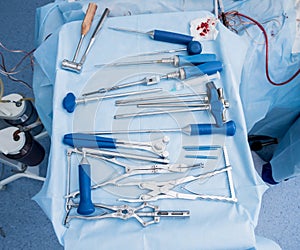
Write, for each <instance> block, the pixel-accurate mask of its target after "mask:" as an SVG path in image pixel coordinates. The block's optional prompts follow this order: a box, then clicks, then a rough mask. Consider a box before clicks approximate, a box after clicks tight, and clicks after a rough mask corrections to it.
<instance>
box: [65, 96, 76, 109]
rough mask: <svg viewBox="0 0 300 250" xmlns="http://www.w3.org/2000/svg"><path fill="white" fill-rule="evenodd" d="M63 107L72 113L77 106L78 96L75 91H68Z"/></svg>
mask: <svg viewBox="0 0 300 250" xmlns="http://www.w3.org/2000/svg"><path fill="white" fill-rule="evenodd" d="M63 107H64V109H65V110H67V111H68V112H69V113H72V112H73V111H74V110H75V107H76V97H75V95H74V94H73V93H68V94H67V95H66V96H65V98H64V99H63Z"/></svg>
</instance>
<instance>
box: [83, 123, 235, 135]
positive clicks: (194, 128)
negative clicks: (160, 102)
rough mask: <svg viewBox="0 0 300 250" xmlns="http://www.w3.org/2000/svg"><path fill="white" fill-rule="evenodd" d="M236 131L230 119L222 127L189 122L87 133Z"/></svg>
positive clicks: (227, 132) (202, 133)
mask: <svg viewBox="0 0 300 250" xmlns="http://www.w3.org/2000/svg"><path fill="white" fill-rule="evenodd" d="M235 131H236V125H235V122H234V121H228V122H226V123H224V124H223V126H222V127H217V126H216V125H213V124H204V123H203V124H189V125H187V126H185V127H183V128H161V129H136V130H115V131H96V132H85V133H87V134H95V135H101V134H136V133H170V132H173V133H174V132H180V133H183V134H186V135H211V134H224V135H227V136H233V135H234V134H235Z"/></svg>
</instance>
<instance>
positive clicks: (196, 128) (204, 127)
mask: <svg viewBox="0 0 300 250" xmlns="http://www.w3.org/2000/svg"><path fill="white" fill-rule="evenodd" d="M190 131H191V132H190V135H211V134H223V135H228V136H233V135H234V134H235V131H236V126H235V122H234V121H228V122H226V123H224V125H223V126H222V127H217V126H215V125H213V124H190Z"/></svg>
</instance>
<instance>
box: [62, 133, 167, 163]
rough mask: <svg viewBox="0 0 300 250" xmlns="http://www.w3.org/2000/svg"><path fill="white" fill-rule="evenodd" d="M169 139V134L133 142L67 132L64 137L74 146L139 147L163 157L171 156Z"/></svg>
mask: <svg viewBox="0 0 300 250" xmlns="http://www.w3.org/2000/svg"><path fill="white" fill-rule="evenodd" d="M169 141H170V138H169V137H168V136H164V137H163V138H161V139H157V140H154V141H150V142H132V141H124V140H119V139H114V138H107V137H102V136H95V135H88V134H82V133H70V134H65V135H64V138H63V142H64V143H65V144H67V145H69V146H71V147H74V148H110V149H116V148H119V147H120V148H127V149H139V150H144V151H147V152H150V153H153V154H156V155H158V156H160V157H162V158H167V157H168V156H169V153H168V151H166V145H167V144H168V143H169Z"/></svg>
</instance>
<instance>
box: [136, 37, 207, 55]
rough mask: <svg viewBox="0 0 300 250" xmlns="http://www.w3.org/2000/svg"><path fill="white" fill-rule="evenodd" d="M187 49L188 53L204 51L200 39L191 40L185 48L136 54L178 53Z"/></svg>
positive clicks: (194, 53)
mask: <svg viewBox="0 0 300 250" xmlns="http://www.w3.org/2000/svg"><path fill="white" fill-rule="evenodd" d="M181 51H186V52H187V54H188V55H190V56H192V55H197V54H200V53H201V52H202V46H201V43H200V42H198V41H191V42H189V43H188V45H187V46H186V47H185V48H178V49H168V50H160V51H153V52H145V53H140V54H137V55H134V56H150V55H157V54H165V53H176V52H181Z"/></svg>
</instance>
